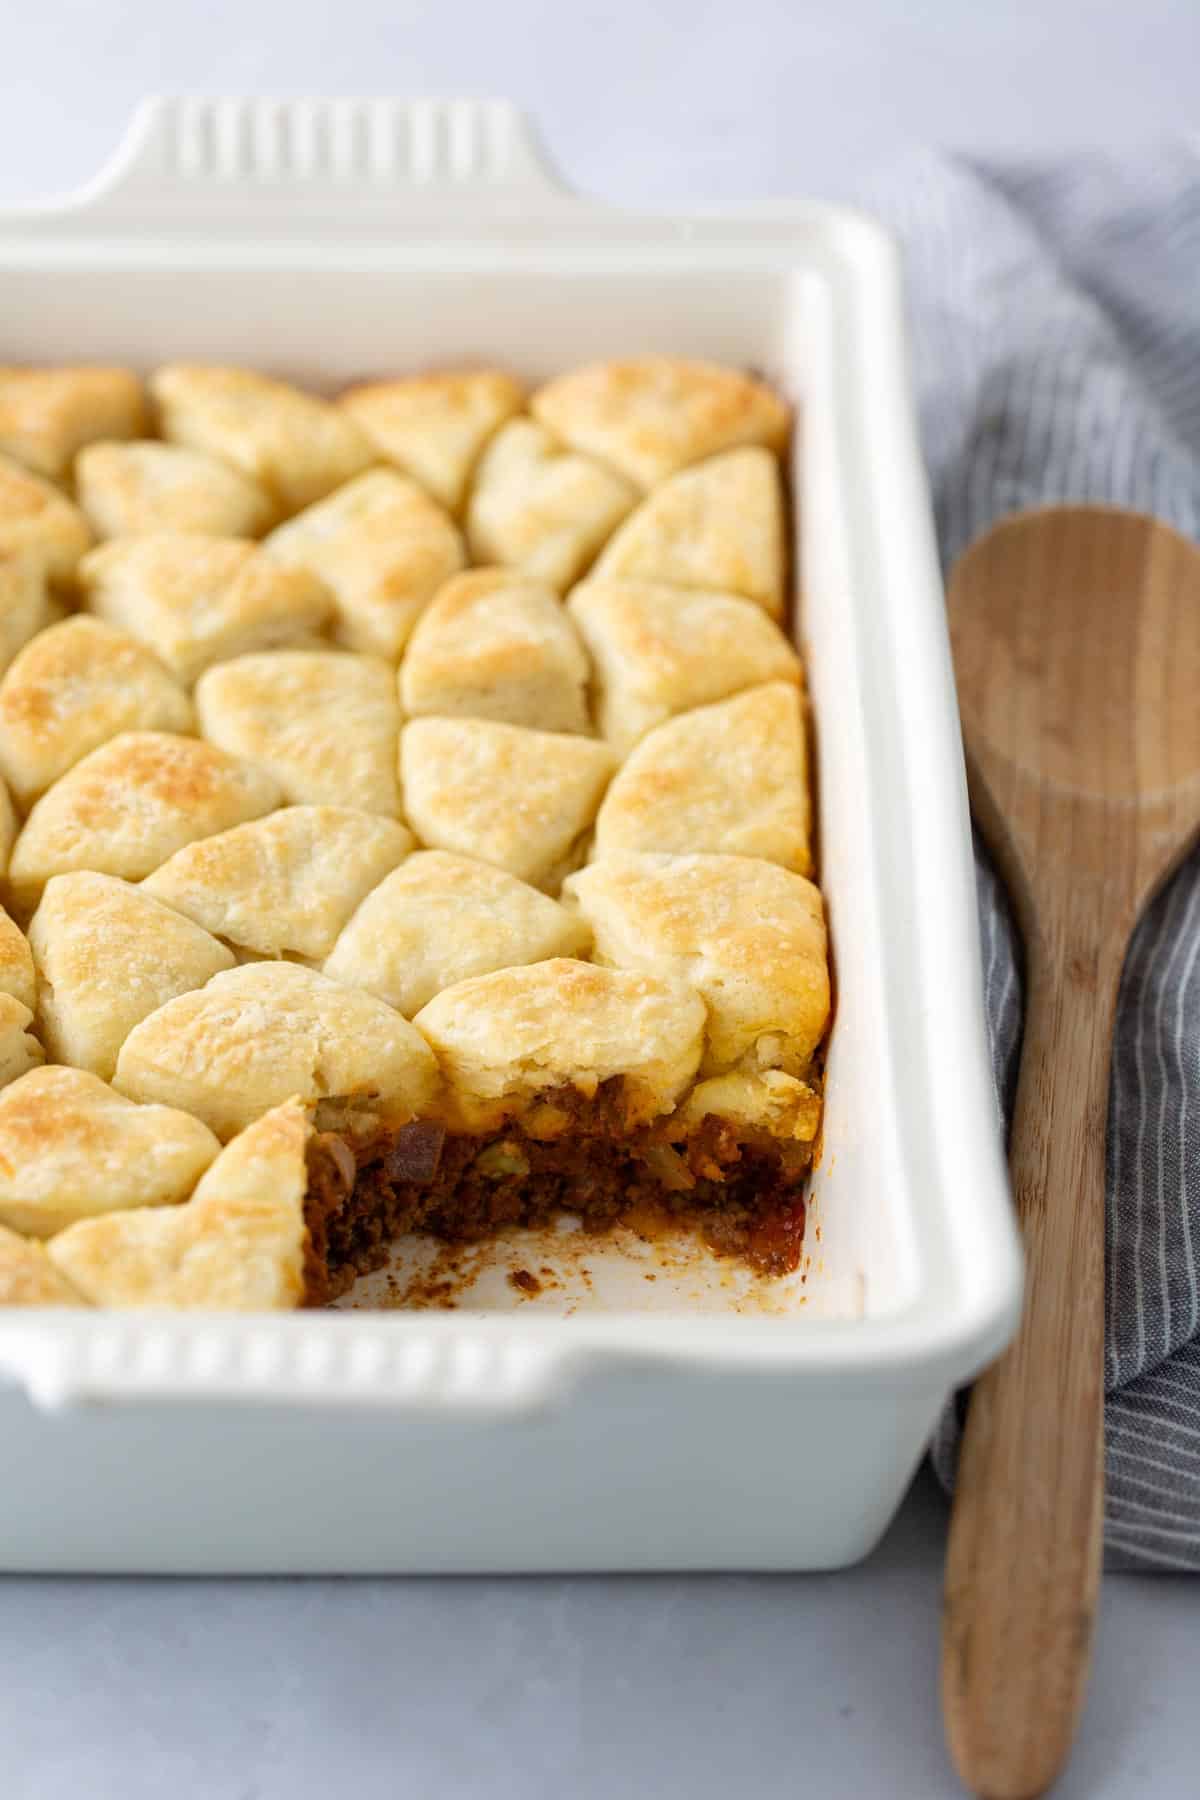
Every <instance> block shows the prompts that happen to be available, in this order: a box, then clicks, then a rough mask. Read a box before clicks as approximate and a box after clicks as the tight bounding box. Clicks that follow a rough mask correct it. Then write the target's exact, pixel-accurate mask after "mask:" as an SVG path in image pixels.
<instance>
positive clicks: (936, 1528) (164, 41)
mask: <svg viewBox="0 0 1200 1800" xmlns="http://www.w3.org/2000/svg"><path fill="white" fill-rule="evenodd" d="M3 43H4V53H3V56H2V57H0V205H2V204H4V203H7V202H12V201H20V200H28V199H32V198H34V197H36V196H38V195H42V194H45V193H48V192H53V191H56V190H61V189H63V188H65V187H68V186H70V185H72V184H73V183H75V182H77V181H79V180H81V179H83V178H84V177H85V176H87V175H88V174H90V173H91V172H92V171H93V170H94V169H95V168H96V167H97V166H98V164H99V162H100V161H101V159H102V158H103V157H104V155H105V154H106V153H107V152H108V151H109V150H111V148H112V147H113V145H114V144H115V142H116V140H117V137H118V136H119V133H120V130H121V126H122V123H123V121H124V119H125V117H126V116H127V114H128V111H129V109H130V107H131V106H132V104H133V103H134V101H136V100H137V99H138V98H139V97H140V96H141V95H142V94H144V93H147V92H151V91H155V90H168V91H180V90H188V89H190V90H201V91H208V92H218V91H228V92H269V93H288V92H309V93H313V92H322V93H421V92H424V93H442V94H445V93H451V92H466V93H497V94H507V95H511V96H512V97H514V98H516V99H518V100H521V101H522V102H524V103H525V104H526V105H527V106H528V107H529V108H530V109H531V110H532V111H534V112H535V113H536V115H537V117H538V119H539V121H540V122H541V125H542V127H543V130H544V134H545V136H546V139H547V141H548V142H549V144H550V145H551V147H552V149H553V151H554V154H555V156H556V158H557V160H558V161H559V163H560V164H561V166H562V167H563V168H564V169H565V170H566V171H567V173H568V174H569V175H570V177H571V178H572V179H573V181H574V182H575V183H576V184H577V185H578V186H580V187H582V188H584V189H587V190H590V191H594V192H596V193H601V194H604V195H606V196H608V197H610V198H613V199H618V200H628V201H635V202H637V203H639V204H654V205H670V204H671V203H673V202H680V203H687V202H689V201H693V200H695V199H697V198H699V199H702V200H704V201H706V202H716V201H720V200H734V199H740V198H749V199H752V198H755V197H758V196H763V195H786V194H791V193H796V192H798V191H802V190H803V191H808V192H815V193H826V194H829V195H833V196H837V195H839V194H844V193H846V192H847V191H849V190H850V189H851V187H852V186H853V185H854V183H855V182H856V181H857V179H858V178H859V177H860V176H861V175H862V174H863V173H864V172H865V171H867V170H868V169H869V168H870V167H871V165H872V164H873V163H876V162H879V161H881V160H883V159H884V158H886V157H890V156H891V155H893V154H894V153H895V152H896V151H897V150H898V149H900V148H901V147H902V146H904V145H907V144H912V143H918V142H937V143H944V144H952V145H961V146H964V147H967V148H976V149H1005V150H1015V149H1021V148H1025V149H1036V150H1043V151H1045V150H1053V149H1055V148H1059V147H1063V146H1073V145H1077V144H1088V143H1097V142H1106V143H1109V144H1116V145H1118V146H1119V145H1120V144H1121V143H1133V142H1136V141H1138V140H1139V139H1144V138H1146V137H1148V136H1152V135H1155V134H1158V133H1161V132H1167V131H1179V130H1193V129H1194V128H1195V125H1196V113H1195V91H1196V90H1195V74H1196V69H1197V67H1200V7H1198V6H1197V5H1196V0H1139V3H1138V4H1137V5H1132V4H1130V3H1129V0H1006V3H1004V4H999V5H995V4H993V5H990V6H984V5H976V4H974V0H838V4H837V5H836V6H829V5H815V4H814V5H809V4H800V3H793V0H738V4H736V5H718V4H714V3H712V0H656V3H655V4H653V5H647V4H645V0H606V3H603V4H602V3H598V0H581V3H578V4H575V5H571V4H566V5H564V4H562V0H477V3H476V4H470V3H467V0H440V3H437V0H435V3H432V4H415V3H413V0H310V3H309V4H306V5H304V6H303V7H298V6H296V5H295V4H294V3H290V0H209V4H206V5H204V6H200V5H195V6H188V5H176V6H173V7H171V6H163V5H162V4H161V0H109V3H108V4H103V5H101V4H97V3H96V0H38V4H36V5H32V6H25V7H22V8H21V9H20V11H19V14H18V12H17V9H16V8H11V9H8V12H7V14H6V17H5V21H4V25H3ZM1081 49H1082V50H1083V52H1084V53H1083V54H1081ZM0 337H2V320H0ZM0 355H2V344H0ZM944 1534H945V1507H944V1503H943V1501H942V1499H941V1496H940V1495H939V1494H938V1493H937V1492H936V1490H935V1489H934V1487H933V1485H932V1483H931V1481H930V1480H929V1478H928V1477H927V1476H923V1477H922V1478H921V1479H920V1480H919V1481H918V1483H917V1484H916V1486H915V1488H914V1490H913V1493H912V1494H911V1495H910V1498H909V1500H908V1502H907V1503H906V1505H905V1507H904V1509H903V1511H902V1513H901V1515H900V1517H899V1519H898V1520H897V1522H896V1524H895V1526H894V1527H893V1529H892V1531H891V1533H890V1534H889V1536H888V1537H887V1539H886V1541H885V1543H884V1544H883V1546H882V1547H881V1549H880V1550H879V1551H878V1552H877V1554H876V1555H875V1556H874V1557H873V1558H872V1559H871V1560H870V1561H869V1562H867V1563H866V1564H864V1565H863V1566H862V1567H861V1568H859V1569H857V1570H853V1571H849V1572H847V1573H845V1574H840V1575H831V1576H820V1577H814V1576H809V1577H753V1578H751V1577H737V1576H712V1577H688V1578H678V1577H666V1576H664V1577H659V1578H655V1579H645V1578H639V1579H635V1578H609V1579H598V1578H587V1579H570V1578H561V1579H539V1580H532V1581H521V1580H451V1581H434V1580H419V1581H328V1580H320V1581H315V1580H314V1581H270V1582H254V1581H241V1582H194V1581H132V1580H125V1581H119V1580H107V1581H104V1580H97V1581H92V1580H48V1581H36V1580H25V1579H16V1578H9V1579H8V1580H7V1581H5V1582H3V1583H2V1584H0V1792H2V1793H3V1794H4V1796H5V1800H91V1797H93V1796H97V1797H100V1800H108V1797H109V1796H112V1797H113V1800H118V1797H119V1800H162V1797H163V1796H164V1795H171V1796H172V1797H173V1800H283V1796H288V1797H289V1800H308V1797H309V1796H314V1797H315V1796H317V1795H324V1794H326V1793H328V1792H330V1791H336V1792H340V1793H345V1794H347V1795H352V1796H356V1797H360V1800H375V1797H376V1796H379V1797H380V1800H382V1797H383V1796H388V1797H391V1796H394V1795H398V1794H408V1793H411V1794H423V1795H430V1796H435V1797H436V1800H460V1797H461V1800H466V1797H467V1796H475V1795H480V1796H484V1795H486V1796H489V1797H492V1796H496V1797H503V1796H507V1795H509V1794H512V1795H517V1794H520V1795H523V1796H528V1797H530V1800H535V1797H538V1796H542V1795H547V1796H549V1795H560V1794H570V1795H572V1796H574V1797H576V1800H601V1797H604V1796H609V1795H616V1794H622V1795H634V1796H638V1795H642V1794H646V1795H649V1794H654V1795H655V1796H663V1797H664V1800H665V1797H668V1796H674V1795H679V1796H684V1795H686V1796H687V1797H688V1800H706V1797H707V1796H709V1795H712V1796H717V1795H727V1794H729V1793H731V1792H733V1793H748V1794H758V1793H763V1794H766V1793H777V1792H783V1791H788V1790H794V1791H804V1792H809V1793H813V1794H820V1795H821V1796H823V1797H827V1800H838V1797H839V1796H842V1795H854V1796H862V1795H866V1796H871V1797H872V1800H873V1797H874V1796H879V1797H880V1800H910V1797H911V1800H936V1796H939V1795H943V1794H945V1795H951V1794H953V1793H954V1792H956V1788H955V1785H954V1782H953V1779H952V1777H951V1774H950V1771H949V1767H948V1764H947V1762H946V1758H945V1754H944V1751H943V1749H942V1743H941V1728H940V1723H939V1719H938V1712H937V1683H936V1675H937V1622H938V1605H939V1575H940V1566H941V1555H942V1545H943V1541H944ZM1196 1609H1197V1596H1196V1595H1195V1591H1194V1590H1193V1588H1192V1587H1191V1586H1190V1585H1189V1584H1188V1583H1187V1582H1186V1581H1181V1580H1173V1579H1171V1578H1168V1577H1154V1578H1137V1577H1128V1576H1127V1577H1122V1578H1119V1579H1117V1578H1114V1579H1113V1580H1111V1581H1110V1582H1109V1583H1108V1584H1107V1587H1106V1590H1105V1598H1104V1606H1103V1615H1102V1624H1101V1630H1100V1634H1099V1641H1098V1648H1097V1657H1096V1668H1095V1674H1094V1680H1093V1684H1092V1694H1091V1700H1090V1703H1089V1707H1088V1712H1087V1716H1086V1719H1085V1722H1084V1729H1083V1733H1082V1736H1081V1740H1080V1744H1079V1748H1078V1750H1077V1753H1076V1757H1075V1761H1074V1763H1073V1765H1072V1769H1071V1772H1070V1775H1069V1776H1068V1778H1067V1779H1066V1781H1065V1782H1064V1783H1063V1785H1062V1787H1061V1789H1060V1790H1059V1791H1060V1792H1061V1793H1062V1794H1063V1795H1064V1796H1066V1797H1067V1800H1077V1797H1082V1796H1093V1795H1095V1796H1103V1797H1109V1800H1131V1797H1133V1796H1139V1797H1140V1796H1143V1795H1147V1794H1151V1793H1153V1794H1154V1795H1156V1796H1161V1797H1163V1800H1174V1797H1176V1796H1179V1797H1180V1800H1182V1797H1183V1796H1191V1795H1194V1794H1195V1793H1196V1792H1197V1785H1198V1777H1197V1774H1196V1768H1197V1748H1198V1744H1200V1726H1198V1721H1197V1713H1196V1703H1195V1692H1196V1686H1197V1679H1198V1677H1200V1632H1198V1631H1197V1610H1196Z"/></svg>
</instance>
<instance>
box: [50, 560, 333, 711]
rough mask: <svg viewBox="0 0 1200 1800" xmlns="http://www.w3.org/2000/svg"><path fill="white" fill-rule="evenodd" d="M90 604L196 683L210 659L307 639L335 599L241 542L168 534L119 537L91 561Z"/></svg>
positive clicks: (82, 573)
mask: <svg viewBox="0 0 1200 1800" xmlns="http://www.w3.org/2000/svg"><path fill="white" fill-rule="evenodd" d="M79 579H80V582H81V584H82V586H83V590H84V593H85V595H86V596H87V602H88V605H89V606H90V607H91V609H92V611H93V612H94V613H98V614H99V615H100V617H101V618H102V619H107V620H108V621H109V622H110V623H111V624H113V625H120V626H121V627H122V628H123V629H124V630H126V631H128V632H131V633H132V634H133V636H134V637H136V638H140V639H141V641H142V642H143V643H144V644H148V645H149V646H150V648H151V650H153V651H154V652H155V654H156V655H158V656H160V657H161V658H162V660H163V662H164V663H166V665H167V667H168V669H170V670H171V672H172V674H174V675H175V676H176V677H177V678H178V679H179V680H180V681H182V682H185V683H187V684H188V685H190V684H191V683H192V682H193V681H195V680H196V678H197V676H198V675H200V674H201V673H202V672H203V670H205V669H207V668H208V667H209V666H210V665H211V664H212V663H215V662H223V661H225V660H227V659H228V658H229V657H233V656H241V655H244V654H245V653H246V652H247V651H251V650H266V649H270V648H271V647H272V646H274V645H277V644H295V643H302V642H304V641H306V640H307V639H308V638H309V637H310V636H311V635H312V633H313V632H314V631H316V630H317V629H318V628H319V627H320V626H321V625H323V624H324V622H325V620H326V619H327V618H328V617H329V615H330V613H331V611H332V609H333V598H332V596H331V594H330V592H329V590H328V588H327V587H326V586H325V584H324V582H322V581H320V580H318V578H317V577H316V576H315V575H313V574H311V573H310V572H309V571H308V570H307V569H291V568H284V567H281V566H280V564H279V563H277V562H274V561H272V560H271V558H269V557H267V556H264V555H263V553H262V551H261V550H260V549H259V548H258V546H257V545H256V544H251V543H247V542H246V540H245V539H244V538H220V537H204V536H202V535H201V534H199V533H196V532H183V531H179V532H161V533H155V534H153V535H151V536H148V537H135V538H114V539H113V540H112V542H111V543H107V544H102V545H100V547H99V549H96V550H93V551H92V552H91V553H90V555H88V556H85V557H84V559H83V562H82V563H81V565H80V569H79Z"/></svg>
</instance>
